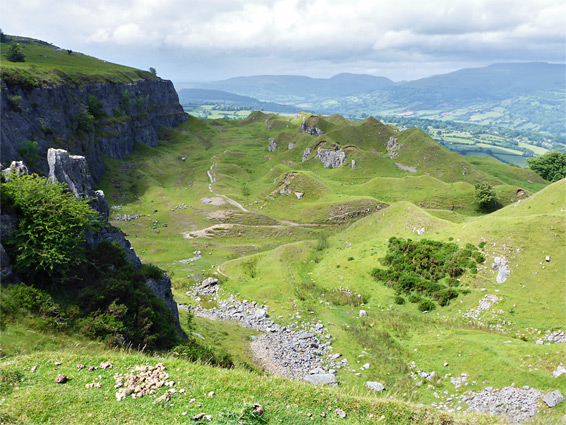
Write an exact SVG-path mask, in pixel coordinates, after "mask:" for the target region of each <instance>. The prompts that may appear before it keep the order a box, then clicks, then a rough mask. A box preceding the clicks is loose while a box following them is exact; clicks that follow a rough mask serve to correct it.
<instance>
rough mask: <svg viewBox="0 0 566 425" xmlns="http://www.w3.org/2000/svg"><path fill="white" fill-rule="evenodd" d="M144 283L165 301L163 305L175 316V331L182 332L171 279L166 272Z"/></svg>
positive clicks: (180, 333)
mask: <svg viewBox="0 0 566 425" xmlns="http://www.w3.org/2000/svg"><path fill="white" fill-rule="evenodd" d="M146 285H147V286H148V287H149V289H151V290H152V292H153V293H154V294H155V295H157V296H158V297H159V298H161V299H162V300H163V302H165V305H166V306H167V308H168V309H169V310H171V312H172V313H173V317H174V318H175V327H176V328H177V333H178V334H179V335H182V334H183V330H182V329H181V324H180V323H179V311H178V310H177V303H176V302H175V300H174V299H173V293H172V292H171V279H170V278H169V276H167V273H163V276H161V277H160V278H159V279H152V278H150V279H148V280H147V281H146Z"/></svg>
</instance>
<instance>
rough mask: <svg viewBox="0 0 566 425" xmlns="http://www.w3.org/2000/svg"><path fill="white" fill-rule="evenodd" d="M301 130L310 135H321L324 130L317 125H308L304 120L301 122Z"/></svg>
mask: <svg viewBox="0 0 566 425" xmlns="http://www.w3.org/2000/svg"><path fill="white" fill-rule="evenodd" d="M301 131H302V132H303V133H307V134H310V135H311V136H322V135H323V134H324V132H323V131H322V130H321V129H320V128H318V127H309V126H308V125H307V123H306V122H304V123H302V124H301Z"/></svg>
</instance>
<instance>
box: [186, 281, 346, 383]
mask: <svg viewBox="0 0 566 425" xmlns="http://www.w3.org/2000/svg"><path fill="white" fill-rule="evenodd" d="M187 295H190V296H192V297H194V298H195V299H197V300H200V297H201V296H203V295H207V296H212V297H213V299H215V300H216V301H217V302H218V307H213V308H211V309H205V308H202V307H200V306H196V307H193V309H192V311H193V313H194V314H195V315H196V316H199V317H204V318H207V319H211V320H226V321H235V322H237V324H238V325H240V326H242V327H244V328H248V329H253V330H256V331H260V332H263V334H261V335H259V336H257V337H254V338H253V341H252V350H253V351H254V353H255V355H256V356H257V357H258V359H259V360H261V361H262V363H263V364H264V365H265V367H266V368H267V369H268V370H269V371H270V372H271V373H274V374H277V375H281V376H286V377H290V378H295V379H304V378H306V377H309V378H307V380H309V382H313V383H315V384H319V383H320V384H336V383H337V381H336V373H337V372H336V369H340V368H342V367H345V366H348V365H349V363H348V361H347V360H346V359H341V360H340V361H338V358H339V357H340V356H341V355H340V354H334V355H331V351H332V336H331V335H330V334H329V333H328V330H327V329H326V328H325V326H324V325H323V324H322V323H320V322H318V323H315V324H305V323H298V322H296V323H293V324H291V325H290V326H281V325H279V324H277V323H275V322H274V321H273V320H271V319H270V318H268V314H267V307H266V306H265V305H259V304H258V303H257V302H255V301H254V302H249V301H247V300H244V301H239V300H238V299H237V298H236V297H234V296H233V295H232V296H230V298H228V299H226V300H220V299H219V297H218V279H215V278H208V279H205V280H204V281H203V282H202V283H201V284H200V285H199V286H197V287H195V288H193V289H192V290H191V291H189V292H187ZM180 307H182V308H186V307H185V306H183V305H180ZM330 375H331V376H330Z"/></svg>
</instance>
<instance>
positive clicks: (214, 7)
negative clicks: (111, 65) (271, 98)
mask: <svg viewBox="0 0 566 425" xmlns="http://www.w3.org/2000/svg"><path fill="white" fill-rule="evenodd" d="M0 16H1V22H0V25H1V28H2V30H3V31H4V32H5V33H7V34H15V35H23V36H28V37H33V38H39V39H42V40H45V41H49V42H51V43H53V44H55V45H57V46H59V47H62V48H65V49H72V50H74V51H80V52H82V53H86V54H89V55H92V56H96V57H98V58H101V59H105V60H108V61H111V62H116V63H120V64H124V65H129V66H134V67H137V68H141V69H148V68H149V67H154V68H156V69H157V72H158V75H159V76H161V77H163V78H167V79H172V80H173V81H176V82H180V81H211V80H220V79H225V78H230V77H235V76H240V75H261V74H296V75H307V76H311V77H324V78H327V77H331V76H333V75H336V74H338V73H341V72H351V73H365V74H372V75H382V76H386V77H389V78H391V79H392V80H395V81H399V80H412V79H416V78H421V77H425V76H429V75H432V74H438V73H444V72H450V71H454V70H457V69H460V68H466V67H478V66H484V65H488V64H491V63H495V62H525V61H544V62H553V63H564V62H565V55H566V25H565V17H566V1H564V0H405V1H403V0H94V1H93V0H88V1H85V0H17V1H11V2H9V5H8V2H4V5H3V6H2V9H1V15H0Z"/></svg>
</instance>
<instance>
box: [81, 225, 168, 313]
mask: <svg viewBox="0 0 566 425" xmlns="http://www.w3.org/2000/svg"><path fill="white" fill-rule="evenodd" d="M85 240H86V243H87V245H88V246H90V247H95V246H96V245H98V244H99V243H100V242H102V241H109V242H116V243H117V244H118V245H119V246H120V247H121V248H122V249H123V250H124V252H125V254H126V260H128V261H129V262H130V263H132V265H133V266H134V268H135V269H136V270H137V269H139V268H140V267H141V260H140V259H139V257H138V256H137V255H136V251H134V248H132V245H131V244H130V241H129V240H127V239H126V237H125V236H124V232H122V231H121V230H120V229H117V228H116V227H113V226H106V227H104V228H103V229H102V230H99V231H98V232H96V233H90V234H87V235H85ZM173 314H174V313H173Z"/></svg>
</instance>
